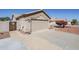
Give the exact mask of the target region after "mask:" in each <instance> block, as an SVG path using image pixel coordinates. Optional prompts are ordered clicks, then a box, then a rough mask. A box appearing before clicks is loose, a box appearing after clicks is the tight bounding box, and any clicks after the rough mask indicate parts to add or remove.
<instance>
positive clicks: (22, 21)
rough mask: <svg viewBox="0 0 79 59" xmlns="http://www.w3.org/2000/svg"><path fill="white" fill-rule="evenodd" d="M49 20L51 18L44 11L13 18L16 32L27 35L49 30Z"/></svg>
mask: <svg viewBox="0 0 79 59" xmlns="http://www.w3.org/2000/svg"><path fill="white" fill-rule="evenodd" d="M49 19H51V18H50V17H49V16H48V15H47V14H46V13H45V12H44V11H43V10H38V11H34V12H30V13H27V14H21V15H14V16H13V22H14V23H16V30H18V31H21V32H27V33H28V32H29V33H31V32H34V31H38V30H42V29H46V28H48V20H49Z"/></svg>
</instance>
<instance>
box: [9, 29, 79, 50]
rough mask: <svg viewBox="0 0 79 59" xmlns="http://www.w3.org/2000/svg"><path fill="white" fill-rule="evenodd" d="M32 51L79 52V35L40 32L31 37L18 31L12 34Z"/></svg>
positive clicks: (52, 31) (50, 31)
mask: <svg viewBox="0 0 79 59" xmlns="http://www.w3.org/2000/svg"><path fill="white" fill-rule="evenodd" d="M10 33H11V36H12V37H14V38H17V40H19V41H20V42H22V43H23V44H24V46H25V47H26V48H27V49H30V50H62V49H64V50H74V49H76V50H78V49H79V35H76V34H72V33H66V32H59V31H55V30H48V29H45V30H40V31H37V32H33V33H32V34H31V35H27V34H22V33H20V32H18V31H15V32H10Z"/></svg>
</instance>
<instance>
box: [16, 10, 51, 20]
mask: <svg viewBox="0 0 79 59" xmlns="http://www.w3.org/2000/svg"><path fill="white" fill-rule="evenodd" d="M41 12H43V13H44V14H45V15H46V16H47V17H48V18H49V19H51V18H50V17H49V16H48V15H47V13H46V12H44V11H43V10H38V11H35V12H31V13H28V14H22V15H19V16H18V17H16V19H17V20H18V19H19V18H22V17H28V16H31V15H34V14H38V13H41Z"/></svg>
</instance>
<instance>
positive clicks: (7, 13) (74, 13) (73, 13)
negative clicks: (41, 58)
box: [0, 9, 79, 20]
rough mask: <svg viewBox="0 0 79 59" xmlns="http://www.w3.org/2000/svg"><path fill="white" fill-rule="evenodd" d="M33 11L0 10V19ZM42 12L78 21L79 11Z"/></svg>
mask: <svg viewBox="0 0 79 59" xmlns="http://www.w3.org/2000/svg"><path fill="white" fill-rule="evenodd" d="M35 10H37V9H0V17H6V16H9V17H11V15H12V14H23V13H28V12H31V11H35ZM44 11H45V12H46V13H47V14H48V15H49V16H50V17H55V18H64V19H65V18H66V19H67V20H71V19H73V18H74V19H78V20H79V9H44Z"/></svg>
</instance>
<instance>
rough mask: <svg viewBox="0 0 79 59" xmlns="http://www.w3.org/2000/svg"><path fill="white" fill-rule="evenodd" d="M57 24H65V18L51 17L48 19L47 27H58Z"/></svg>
mask: <svg viewBox="0 0 79 59" xmlns="http://www.w3.org/2000/svg"><path fill="white" fill-rule="evenodd" d="M57 24H60V25H61V24H64V25H67V21H66V19H59V18H54V19H53V18H52V19H50V20H49V29H52V28H53V27H59V26H58V25H57Z"/></svg>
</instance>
